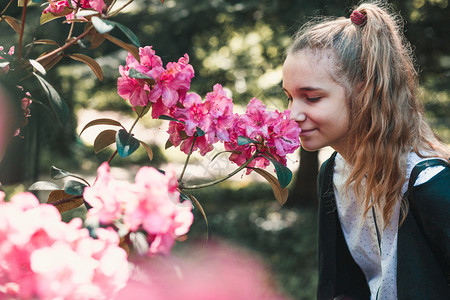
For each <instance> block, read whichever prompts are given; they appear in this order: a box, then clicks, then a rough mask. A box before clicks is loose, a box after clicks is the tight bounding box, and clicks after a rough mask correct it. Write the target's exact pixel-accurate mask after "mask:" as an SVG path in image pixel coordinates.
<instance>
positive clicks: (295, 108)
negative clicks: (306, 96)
mask: <svg viewBox="0 0 450 300" xmlns="http://www.w3.org/2000/svg"><path fill="white" fill-rule="evenodd" d="M289 109H290V110H291V117H290V119H291V120H294V121H296V122H304V121H306V113H305V111H304V109H303V108H302V105H301V101H298V100H295V99H293V100H292V102H291V104H290V105H289Z"/></svg>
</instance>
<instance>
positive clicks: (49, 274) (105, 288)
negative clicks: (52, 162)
mask: <svg viewBox="0 0 450 300" xmlns="http://www.w3.org/2000/svg"><path fill="white" fill-rule="evenodd" d="M3 198H4V193H3V192H0V200H1V202H0V238H1V241H2V242H1V244H0V296H1V297H2V298H3V297H6V298H8V299H10V298H13V299H17V298H18V299H110V298H111V297H113V296H114V295H115V293H116V292H117V291H118V290H120V289H121V288H123V287H124V286H125V284H126V282H127V280H128V261H127V256H126V253H125V251H124V250H123V249H122V248H120V247H119V246H118V242H119V236H118V235H117V233H116V232H115V231H112V230H106V229H98V230H97V235H98V239H93V238H91V237H90V236H89V232H88V230H87V229H83V228H81V225H82V221H81V220H80V219H73V220H72V221H71V222H70V223H64V222H62V221H61V215H60V213H59V212H58V210H57V209H56V208H55V207H54V206H52V205H48V204H39V201H38V200H37V198H36V197H35V196H34V195H33V194H31V193H22V194H18V195H16V196H14V197H13V198H12V199H11V202H3Z"/></svg>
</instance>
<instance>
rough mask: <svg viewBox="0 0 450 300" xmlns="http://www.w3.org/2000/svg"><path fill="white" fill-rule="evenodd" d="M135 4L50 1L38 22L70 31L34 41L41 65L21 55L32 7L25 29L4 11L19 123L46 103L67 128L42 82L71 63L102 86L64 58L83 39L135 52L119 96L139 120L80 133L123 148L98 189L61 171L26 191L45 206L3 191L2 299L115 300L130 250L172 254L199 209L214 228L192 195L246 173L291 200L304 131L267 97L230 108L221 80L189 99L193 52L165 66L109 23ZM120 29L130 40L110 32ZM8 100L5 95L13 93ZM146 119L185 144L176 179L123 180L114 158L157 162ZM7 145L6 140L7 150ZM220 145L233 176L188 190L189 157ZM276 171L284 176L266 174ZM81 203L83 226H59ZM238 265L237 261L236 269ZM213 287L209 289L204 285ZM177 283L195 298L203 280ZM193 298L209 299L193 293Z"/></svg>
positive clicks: (148, 175)
mask: <svg viewBox="0 0 450 300" xmlns="http://www.w3.org/2000/svg"><path fill="white" fill-rule="evenodd" d="M38 1H39V0H37V2H38ZM132 1H133V0H129V1H127V2H126V3H125V4H123V5H122V6H121V7H120V8H118V9H116V10H113V8H114V7H115V6H116V4H117V3H116V1H106V2H104V1H103V0H81V1H72V0H70V1H67V0H63V1H51V0H50V1H48V6H47V7H46V8H45V9H44V10H43V12H42V15H41V20H40V21H41V24H43V23H46V22H50V21H52V20H54V19H57V18H60V17H63V16H65V17H66V21H65V22H64V23H67V24H70V30H69V36H68V37H67V38H66V39H65V40H64V41H63V44H62V45H61V46H60V43H58V42H56V41H52V40H48V39H43V40H34V41H33V44H35V45H38V44H45V45H47V46H51V47H54V49H53V50H50V51H46V52H43V53H42V54H41V55H39V56H38V57H37V58H36V59H33V58H26V57H24V56H27V55H28V52H27V54H25V55H24V53H23V32H24V31H23V29H24V26H25V23H26V11H27V9H28V8H27V5H28V1H23V3H22V5H23V6H22V10H23V11H22V13H23V17H22V22H21V23H19V22H17V20H16V19H14V18H12V17H10V16H7V15H6V14H5V12H6V9H5V10H4V11H3V12H2V15H1V20H5V22H6V23H7V24H8V25H10V26H11V27H12V28H13V29H14V30H15V31H16V32H17V33H18V34H19V42H18V45H17V47H16V48H17V53H16V51H15V49H16V48H15V47H11V49H10V50H9V51H8V52H7V53H6V52H4V51H3V48H0V68H1V69H0V73H1V74H3V75H4V76H10V77H9V78H18V80H17V82H16V86H17V88H18V89H20V91H21V92H22V93H23V97H20V100H19V99H15V100H17V101H18V107H20V108H21V110H22V115H21V116H20V120H15V121H16V122H14V124H19V127H23V126H25V125H26V124H27V119H28V117H30V115H31V113H32V110H33V107H32V103H39V104H43V105H47V106H48V107H49V108H50V109H51V110H52V112H53V113H54V116H55V118H56V120H57V121H59V122H60V123H61V124H63V123H64V121H65V120H67V118H68V116H69V108H68V106H67V104H66V102H65V101H64V99H62V98H61V97H60V95H59V93H58V91H57V90H56V89H55V88H54V87H53V86H52V85H51V84H50V83H49V82H48V81H47V80H46V79H45V75H46V74H47V72H48V71H50V70H51V68H52V67H53V66H54V65H55V64H57V63H58V62H59V60H60V59H61V58H62V57H63V56H66V57H69V58H71V59H74V60H77V61H81V62H83V63H85V64H87V65H88V66H89V67H90V68H91V69H92V71H93V72H94V74H95V75H96V76H97V77H98V79H99V80H102V79H103V71H102V68H101V67H100V65H99V64H98V63H97V62H96V61H95V59H93V58H91V57H89V56H87V55H85V54H82V53H72V52H70V53H65V51H66V50H67V49H69V48H71V47H72V46H73V45H75V44H77V43H78V42H80V41H81V40H82V39H87V40H88V41H89V43H90V45H92V47H98V46H100V45H101V44H102V43H103V42H104V41H105V40H108V41H110V42H112V43H113V44H115V45H116V46H119V47H121V48H123V49H125V50H127V51H128V56H127V58H126V61H125V64H124V65H122V66H120V67H119V74H120V77H119V78H118V79H117V92H118V94H119V96H120V97H122V98H123V99H124V100H125V101H128V102H129V103H130V105H131V108H132V109H133V110H134V111H135V113H136V115H137V116H136V120H135V122H134V123H133V125H132V126H131V128H129V129H127V128H125V127H124V126H123V125H122V124H121V123H120V122H119V121H117V120H114V119H110V118H100V119H96V120H92V121H90V122H89V123H88V124H86V125H85V126H84V128H83V130H82V131H81V133H80V134H82V133H83V132H84V131H85V130H87V129H88V128H90V127H92V126H96V125H110V126H113V127H114V128H115V129H108V130H104V131H102V132H100V133H99V134H98V136H97V137H96V139H95V141H94V151H95V152H96V153H98V152H100V151H103V150H104V149H105V148H107V147H108V146H110V145H112V147H114V148H115V152H114V153H113V154H112V155H111V156H110V158H109V159H108V161H106V162H103V163H102V164H101V165H100V167H99V168H98V173H97V178H96V180H95V182H94V183H93V184H92V185H91V184H90V183H89V182H88V181H86V180H85V179H84V178H82V177H80V176H78V175H75V174H72V173H71V172H68V171H65V170H61V169H59V168H56V167H54V166H53V167H52V168H51V174H50V175H51V178H52V179H54V180H61V179H66V180H64V186H63V187H60V186H59V185H57V184H55V183H54V182H46V181H39V182H36V183H34V184H33V185H32V186H30V187H29V190H46V191H50V194H49V197H48V200H47V204H39V202H38V200H37V199H36V198H35V197H34V196H33V195H32V194H29V193H24V194H19V195H17V196H15V197H13V198H12V200H11V202H9V203H6V202H4V201H3V197H4V194H3V193H1V194H0V200H1V201H0V236H1V237H2V239H1V240H2V242H1V244H0V296H3V295H6V297H7V298H20V299H33V298H39V299H113V298H114V297H115V296H116V294H117V292H118V291H119V290H120V289H122V288H123V287H124V286H126V284H127V280H128V276H129V275H128V265H129V264H133V262H132V261H131V260H128V257H127V254H129V257H131V258H133V257H134V255H135V254H138V255H142V256H143V257H146V258H152V257H155V256H156V255H164V256H168V255H169V254H170V251H171V249H172V246H173V245H174V243H175V241H176V240H177V239H180V238H182V237H183V236H184V235H186V234H187V233H188V232H189V229H190V226H191V224H192V222H193V214H192V209H193V207H196V208H198V209H199V211H200V212H201V213H202V214H203V216H204V218H205V220H206V221H207V219H206V213H205V212H204V210H203V208H202V206H201V204H200V202H199V201H198V200H197V199H196V198H195V197H194V196H193V195H191V194H190V193H189V190H191V189H198V188H203V187H206V186H211V185H214V184H217V183H219V182H222V181H224V180H226V179H228V178H230V177H231V176H233V175H235V174H237V173H238V172H240V171H243V170H246V172H247V174H249V173H250V172H252V171H254V172H256V173H257V174H260V175H261V176H263V177H264V178H265V179H267V181H268V182H269V183H270V184H271V186H272V188H273V191H274V195H275V198H276V199H277V200H278V201H279V202H280V203H281V204H284V202H285V201H286V199H287V195H288V191H287V188H286V186H287V185H288V184H289V182H290V181H291V178H292V173H291V172H290V170H289V169H288V168H287V167H286V155H287V154H289V153H292V152H293V151H295V150H296V149H297V148H298V147H299V146H300V141H299V132H300V129H299V128H298V126H297V124H296V123H295V122H294V121H292V120H290V119H289V114H290V112H289V111H288V110H286V111H284V112H279V111H269V110H267V108H266V106H265V105H263V103H262V102H261V101H260V100H258V99H256V98H253V99H251V100H250V102H249V104H248V106H247V110H246V112H245V113H244V114H241V115H239V114H237V113H234V112H233V100H232V98H231V97H230V96H229V95H227V93H226V92H225V90H224V88H223V87H222V86H221V85H220V84H216V85H215V86H214V87H213V90H212V91H211V92H209V93H208V94H207V95H206V96H205V97H202V96H201V95H198V94H196V93H193V92H191V91H190V84H191V80H192V79H193V77H194V68H193V67H192V65H190V63H189V56H188V55H187V54H184V55H183V56H182V57H181V58H179V59H178V61H176V62H168V63H167V64H166V65H165V67H164V64H163V61H162V59H161V57H159V56H158V55H156V53H155V51H154V50H153V47H152V46H144V47H141V46H140V43H139V39H138V38H137V37H136V36H135V34H134V33H133V32H132V31H131V30H130V29H128V28H126V27H125V26H124V25H122V24H120V23H117V22H115V21H113V20H112V18H113V17H114V16H115V15H116V14H117V13H119V12H120V11H121V10H122V9H123V8H124V7H126V6H127V5H128V4H130V3H131V2H132ZM161 2H164V1H161ZM78 25H81V26H83V28H84V29H83V30H84V31H82V33H81V34H79V35H78V36H72V34H73V32H76V31H74V30H73V29H74V28H75V26H78ZM115 27H116V28H118V29H119V30H121V31H122V33H123V34H124V35H125V36H126V37H127V38H128V39H129V40H130V42H131V44H129V43H127V42H124V41H121V40H119V39H117V38H115V37H113V36H111V35H110V32H111V30H112V29H113V28H115ZM29 78H32V79H35V80H37V82H38V83H39V85H40V86H41V87H42V90H43V92H44V94H45V96H46V101H45V99H44V100H42V99H36V98H35V97H36V95H34V94H35V93H34V92H33V97H32V96H31V95H30V94H29V93H27V92H26V91H25V89H24V88H22V87H21V86H19V85H17V84H18V83H19V82H20V84H21V85H22V82H24V86H25V83H26V82H27V81H28V80H29ZM1 92H2V91H1V90H0V96H1V97H5V95H3V94H2V93H1ZM38 97H39V96H38ZM0 100H4V99H0ZM0 104H1V103H0ZM150 111H151V113H150V114H149V115H150V116H151V117H152V118H154V119H162V120H167V121H168V122H169V124H168V131H167V133H168V142H167V143H166V147H171V146H174V147H178V146H179V147H180V150H181V151H183V152H184V153H185V154H186V160H185V164H184V166H183V169H182V170H181V172H180V174H179V175H177V174H176V172H175V170H173V169H170V168H168V169H167V170H157V169H155V168H152V167H142V168H141V169H140V170H139V171H138V173H137V174H136V177H135V182H134V183H129V182H125V181H121V180H117V179H116V178H114V176H113V175H112V174H111V172H110V167H109V163H110V162H111V160H112V159H114V158H115V157H116V155H117V154H118V156H119V157H122V158H123V157H127V156H129V155H132V154H133V153H134V152H135V151H136V150H137V149H138V148H139V147H143V148H144V149H145V150H146V152H147V154H148V157H149V160H150V161H151V160H152V159H153V152H152V150H151V147H150V146H149V145H147V144H146V143H145V142H144V141H142V140H140V139H139V138H138V137H136V136H135V135H134V134H133V133H132V132H133V129H134V127H135V125H136V124H137V122H138V121H139V120H141V119H142V118H143V117H144V116H146V115H147V113H149V112H150ZM5 114H7V113H5ZM2 126H3V125H2ZM5 126H6V125H5ZM0 129H2V130H1V131H0V137H1V138H4V136H3V135H4V130H3V128H0ZM19 133H20V129H17V130H16V131H15V134H16V135H19ZM13 134H14V133H12V134H11V135H13ZM3 140H7V139H6V138H5V139H3ZM3 140H0V146H2V145H3ZM216 143H222V144H223V148H224V151H221V152H220V153H218V154H221V155H225V154H227V155H229V159H230V160H231V161H232V162H234V163H235V164H236V165H237V168H236V170H234V171H233V172H231V173H230V174H228V175H227V176H225V177H224V178H219V179H216V180H212V181H210V182H203V183H200V184H197V185H190V184H189V183H188V182H186V181H185V180H184V178H183V177H184V173H185V170H186V168H187V166H188V164H189V158H190V156H191V154H192V153H193V152H194V151H198V152H199V153H200V154H201V155H203V156H205V154H206V153H208V152H210V151H212V150H213V149H214V145H215V144H216ZM0 148H3V147H0ZM0 150H3V149H0ZM271 163H272V164H273V166H274V168H275V172H276V177H275V176H274V175H272V174H271V173H270V172H268V171H266V170H264V169H265V168H266V167H267V166H269V165H270V164H271ZM81 205H84V206H85V207H86V208H87V209H88V212H87V216H86V220H85V222H84V223H83V221H81V220H80V219H73V220H71V221H70V222H69V223H63V222H62V221H61V216H60V213H63V212H65V211H67V210H71V209H74V208H77V207H79V206H81ZM238 265H239V263H237V264H233V265H232V266H233V272H234V271H235V270H236V269H238ZM222 267H224V266H219V267H218V268H219V269H221V268H222ZM225 267H227V266H225ZM255 270H256V269H255ZM225 271H226V273H227V274H228V275H227V276H225V277H224V281H225V285H229V286H232V285H236V284H237V283H241V280H239V279H242V278H241V277H249V274H250V273H245V272H244V273H239V274H240V275H239V276H238V277H236V278H234V277H233V276H231V275H229V274H231V273H232V272H231V269H227V268H225ZM200 272H204V270H201V271H200ZM156 273H157V272H156ZM156 273H155V274H156ZM233 274H234V273H233ZM250 276H251V275H250ZM199 277H200V276H199ZM158 278H159V279H158V280H159V281H156V282H157V284H158V286H156V287H155V289H153V290H152V291H154V292H155V293H162V294H161V295H160V296H161V297H162V298H164V299H172V298H173V299H175V298H177V299H178V298H180V294H179V293H178V292H175V291H177V289H173V293H165V296H163V294H164V293H163V291H164V290H167V289H168V288H169V287H171V286H170V285H169V284H168V283H167V282H161V281H160V278H164V276H162V277H161V276H159V274H158ZM235 279H237V280H238V281H235ZM128 283H129V284H130V285H129V286H128V287H130V286H133V281H130V282H128ZM248 283H249V287H252V286H256V283H255V282H252V281H248ZM205 284H207V285H209V283H208V282H207V281H206V283H205ZM257 284H260V283H259V282H258V283H257ZM178 285H179V286H181V287H182V288H181V289H180V290H181V291H183V290H186V291H189V293H191V292H192V293H194V291H195V290H196V289H200V286H201V284H200V282H194V285H193V286H194V287H193V288H191V289H190V288H188V285H186V284H185V283H183V284H181V283H178ZM262 290H263V289H262ZM227 291H228V292H230V291H231V290H230V289H228V290H227ZM132 292H135V290H134V289H133V288H131V290H130V288H128V289H124V290H123V291H122V293H121V294H120V295H122V294H123V293H125V294H127V295H131V293H132ZM241 292H242V293H241V294H239V295H240V296H238V294H236V296H235V295H234V294H233V293H229V294H226V295H229V297H231V298H233V299H241V298H242V299H250V298H249V295H250V293H252V292H253V289H242V290H241ZM146 293H147V294H148V292H146ZM214 293H217V290H216V289H210V290H205V293H204V294H202V295H201V297H207V298H208V299H209V298H210V296H213V295H214ZM125 294H124V295H125ZM224 295H225V294H224ZM185 296H187V297H190V296H192V299H203V298H198V297H200V296H199V295H194V294H192V295H188V294H185ZM155 297H156V296H155ZM171 297H172V298H171ZM174 297H175V298H174ZM196 297H197V298H196ZM239 297H241V298H239ZM215 298H217V297H215ZM257 298H258V299H261V298H260V297H257ZM205 299H206V298H205ZM255 299H256V298H255Z"/></svg>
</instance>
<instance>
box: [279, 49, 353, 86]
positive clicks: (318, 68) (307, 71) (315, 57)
mask: <svg viewBox="0 0 450 300" xmlns="http://www.w3.org/2000/svg"><path fill="white" fill-rule="evenodd" d="M339 73H340V72H339V67H338V66H337V60H336V59H335V56H334V54H333V52H332V51H331V50H313V49H303V50H300V51H297V52H293V53H290V54H288V56H287V57H286V60H285V61H284V65H283V85H285V84H286V85H292V84H296V85H298V84H300V85H313V86H326V85H330V84H333V85H334V84H337V85H339V86H342V87H344V88H345V89H346V90H347V88H348V82H347V80H345V79H344V78H341V77H342V76H338V74H339Z"/></svg>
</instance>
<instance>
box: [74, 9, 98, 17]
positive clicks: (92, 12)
mask: <svg viewBox="0 0 450 300" xmlns="http://www.w3.org/2000/svg"><path fill="white" fill-rule="evenodd" d="M98 14H99V12H98V11H96V10H88V9H85V10H80V11H79V12H77V13H76V14H75V17H76V18H77V19H80V18H82V17H88V16H93V15H98Z"/></svg>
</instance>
